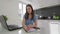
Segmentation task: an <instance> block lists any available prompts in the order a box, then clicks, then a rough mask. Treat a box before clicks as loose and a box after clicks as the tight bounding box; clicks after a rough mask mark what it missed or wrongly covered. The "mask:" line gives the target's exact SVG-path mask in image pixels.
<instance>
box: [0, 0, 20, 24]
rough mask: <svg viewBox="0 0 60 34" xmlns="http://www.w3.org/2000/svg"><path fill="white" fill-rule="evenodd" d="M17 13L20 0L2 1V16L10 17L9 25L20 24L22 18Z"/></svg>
mask: <svg viewBox="0 0 60 34" xmlns="http://www.w3.org/2000/svg"><path fill="white" fill-rule="evenodd" d="M17 12H18V0H0V15H2V14H4V15H6V16H7V17H8V24H18V23H20V17H19V16H18V13H17ZM19 25H20V24H19Z"/></svg>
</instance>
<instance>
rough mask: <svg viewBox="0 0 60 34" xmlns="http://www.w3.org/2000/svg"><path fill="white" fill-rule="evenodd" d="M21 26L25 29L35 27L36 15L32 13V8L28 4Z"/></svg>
mask: <svg viewBox="0 0 60 34" xmlns="http://www.w3.org/2000/svg"><path fill="white" fill-rule="evenodd" d="M22 26H23V28H24V30H26V31H28V30H29V29H30V28H33V27H37V16H35V15H34V11H33V8H32V6H31V5H30V4H28V5H26V13H25V15H24V18H23V21H22Z"/></svg>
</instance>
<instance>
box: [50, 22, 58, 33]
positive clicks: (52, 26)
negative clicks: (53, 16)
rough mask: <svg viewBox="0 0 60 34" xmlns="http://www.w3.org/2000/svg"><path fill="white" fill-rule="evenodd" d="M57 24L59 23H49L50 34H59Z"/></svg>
mask: <svg viewBox="0 0 60 34" xmlns="http://www.w3.org/2000/svg"><path fill="white" fill-rule="evenodd" d="M58 23H59V22H58V21H57V22H56V21H52V22H50V34H59V31H58Z"/></svg>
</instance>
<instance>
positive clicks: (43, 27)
mask: <svg viewBox="0 0 60 34" xmlns="http://www.w3.org/2000/svg"><path fill="white" fill-rule="evenodd" d="M50 22H60V20H38V27H40V31H35V32H30V33H27V32H25V31H24V30H23V29H18V30H14V31H8V30H6V29H4V28H2V27H1V25H0V34H50V27H49V24H50ZM59 31H60V28H59Z"/></svg>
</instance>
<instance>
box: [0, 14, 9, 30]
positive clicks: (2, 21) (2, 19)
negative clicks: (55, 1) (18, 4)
mask: <svg viewBox="0 0 60 34" xmlns="http://www.w3.org/2000/svg"><path fill="white" fill-rule="evenodd" d="M0 22H1V26H2V27H3V28H5V29H8V27H7V23H6V22H5V20H4V18H3V15H1V16H0Z"/></svg>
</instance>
